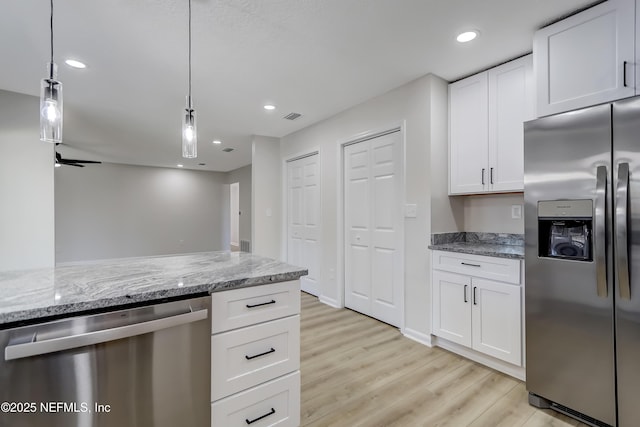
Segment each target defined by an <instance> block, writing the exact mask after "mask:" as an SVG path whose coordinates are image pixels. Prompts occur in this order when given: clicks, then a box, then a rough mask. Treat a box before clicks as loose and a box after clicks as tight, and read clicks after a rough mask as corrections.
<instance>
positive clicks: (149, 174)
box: [55, 163, 229, 263]
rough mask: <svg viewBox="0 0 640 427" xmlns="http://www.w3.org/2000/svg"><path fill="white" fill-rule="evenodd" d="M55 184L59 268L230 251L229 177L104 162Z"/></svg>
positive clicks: (58, 176) (71, 170)
mask: <svg viewBox="0 0 640 427" xmlns="http://www.w3.org/2000/svg"><path fill="white" fill-rule="evenodd" d="M55 185H56V200H55V212H56V221H55V229H56V262H57V263H60V262H68V261H80V260H91V259H102V258H121V257H129V256H147V255H164V254H174V253H189V252H199V251H211V250H221V249H228V235H229V233H228V229H229V205H228V199H229V197H228V185H227V175H226V174H225V173H220V172H204V171H193V170H183V169H169V168H154V167H145V166H129V165H118V164H109V163H105V164H102V165H90V166H87V167H85V168H75V167H69V166H66V167H65V166H63V167H61V168H57V169H56V171H55Z"/></svg>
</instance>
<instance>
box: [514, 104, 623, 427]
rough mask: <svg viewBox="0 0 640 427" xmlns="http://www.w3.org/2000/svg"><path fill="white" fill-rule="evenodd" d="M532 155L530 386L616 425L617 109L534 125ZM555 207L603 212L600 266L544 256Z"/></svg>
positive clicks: (528, 151) (596, 258) (598, 234)
mask: <svg viewBox="0 0 640 427" xmlns="http://www.w3.org/2000/svg"><path fill="white" fill-rule="evenodd" d="M524 148H525V155H524V160H525V311H526V364H527V366H526V370H527V389H528V390H529V391H530V392H532V393H534V394H536V395H538V396H541V397H543V398H545V399H548V400H551V401H553V402H555V403H556V404H559V405H562V406H565V407H567V408H570V409H573V410H575V411H578V412H581V413H583V414H585V415H587V416H589V417H592V418H595V419H596V420H599V421H602V422H605V423H607V424H611V425H614V424H615V421H616V412H615V366H614V330H613V298H612V290H611V286H610V285H609V284H611V283H613V272H612V258H611V254H612V250H611V249H612V248H611V244H610V239H609V238H606V236H610V233H611V231H612V230H611V226H610V225H609V223H607V222H606V219H607V218H610V217H611V194H612V193H611V105H601V106H597V107H592V108H588V109H584V110H578V111H572V112H569V113H565V114H561V115H557V116H552V117H547V118H543V119H539V120H535V121H532V122H527V123H525V142H524ZM552 200H555V201H581V200H582V201H588V202H587V206H592V207H593V212H592V215H591V218H592V220H593V257H592V259H590V260H589V259H588V260H577V259H566V258H565V259H563V258H550V257H545V256H540V255H544V254H541V252H544V250H543V249H544V248H542V250H541V247H542V246H540V244H539V239H542V240H541V241H542V242H543V244H544V243H545V239H548V238H549V236H548V230H549V229H550V228H549V227H547V228H546V230H547V231H545V228H544V227H539V224H544V223H543V222H539V218H538V217H539V215H538V214H539V212H540V211H539V202H541V201H552ZM589 202H590V203H589ZM572 203H573V204H575V205H580V206H582V205H583V204H584V202H580V203H578V202H572ZM558 204H559V205H563V203H560V202H558ZM542 206H543V207H544V206H546V204H543V205H542ZM563 206H564V205H563ZM558 208H560V210H559V216H561V215H562V214H563V210H562V209H561V208H562V206H558ZM571 209H573V208H572V207H571V203H569V204H567V210H566V213H567V214H570V213H571V212H570V211H571ZM545 215H546V214H545ZM582 215H583V216H584V213H583V214H582ZM543 216H544V215H543ZM561 219H562V218H559V220H561ZM547 221H548V219H547ZM545 233H546V234H545ZM546 244H547V247H548V242H547V243H546Z"/></svg>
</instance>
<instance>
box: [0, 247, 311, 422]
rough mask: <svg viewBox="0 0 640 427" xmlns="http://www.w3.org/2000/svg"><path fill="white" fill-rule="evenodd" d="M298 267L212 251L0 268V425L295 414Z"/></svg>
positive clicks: (289, 418)
mask: <svg viewBox="0 0 640 427" xmlns="http://www.w3.org/2000/svg"><path fill="white" fill-rule="evenodd" d="M305 274H307V270H306V269H303V268H299V267H295V266H292V265H288V264H285V263H282V262H279V261H275V260H272V259H269V258H264V257H261V256H256V255H252V254H249V253H233V252H231V253H230V252H226V251H221V252H203V253H194V254H187V255H172V256H156V257H140V258H124V259H113V260H101V261H92V262H82V263H73V264H66V265H59V266H57V267H55V268H49V269H38V270H23V271H5V272H0V350H1V351H2V353H1V354H0V383H2V384H12V386H11V387H2V388H0V401H3V402H15V405H16V406H15V408H8V409H9V411H4V410H3V412H5V414H4V415H3V417H0V418H2V420H0V426H2V425H3V422H4V421H7V422H10V423H11V424H10V425H12V426H23V425H24V426H27V425H45V424H46V425H51V426H56V427H58V426H64V425H72V424H73V425H75V424H77V423H80V422H81V421H82V420H85V419H86V420H85V421H82V422H84V423H89V424H87V425H121V426H124V427H133V426H145V427H146V426H149V427H151V426H154V427H165V426H166V427H168V426H172V425H177V423H178V421H180V420H182V421H185V422H187V424H189V425H197V426H203V427H204V426H207V425H236V424H237V422H235V421H242V422H243V423H244V422H245V420H250V421H251V420H253V419H257V418H260V417H265V418H266V417H269V418H270V419H271V420H275V421H277V422H282V425H291V426H295V425H298V423H299V419H300V415H299V399H300V371H299V367H300V330H299V328H300V326H299V322H300V320H299V319H300V316H299V312H300V294H299V289H300V287H299V286H300V285H299V278H300V277H301V276H303V275H305ZM285 395H286V397H283V396H285ZM54 401H55V402H62V406H61V408H62V410H60V411H58V410H56V411H55V413H51V411H50V410H49V409H50V408H49V407H48V406H46V405H47V404H48V403H47V402H54ZM25 402H28V403H29V406H28V407H26V408H25V407H18V406H19V405H23V406H24V403H25ZM43 402H44V404H45V406H44V407H43V406H42V404H43ZM97 408H100V410H98V409H97ZM105 408H108V411H105V410H104V409H105ZM11 409H15V411H12V410H11ZM85 409H87V410H85ZM25 410H26V411H25ZM236 418H237V420H236ZM3 420H4V421H3ZM234 420H235V421H234ZM92 422H93V423H94V424H91V423H92ZM105 422H106V424H104V423H105ZM95 423H97V424H95Z"/></svg>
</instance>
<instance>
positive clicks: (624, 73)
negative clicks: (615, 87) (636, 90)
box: [622, 61, 627, 87]
mask: <svg viewBox="0 0 640 427" xmlns="http://www.w3.org/2000/svg"><path fill="white" fill-rule="evenodd" d="M622 86H624V87H627V61H624V62H623V63H622Z"/></svg>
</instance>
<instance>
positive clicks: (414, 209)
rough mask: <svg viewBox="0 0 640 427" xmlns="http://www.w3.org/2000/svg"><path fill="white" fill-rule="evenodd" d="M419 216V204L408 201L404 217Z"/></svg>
mask: <svg viewBox="0 0 640 427" xmlns="http://www.w3.org/2000/svg"><path fill="white" fill-rule="evenodd" d="M417 216H418V205H416V204H414V203H407V204H406V205H404V217H405V218H416V217H417Z"/></svg>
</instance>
